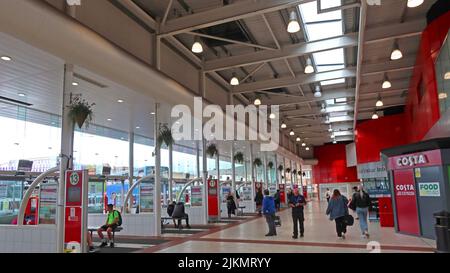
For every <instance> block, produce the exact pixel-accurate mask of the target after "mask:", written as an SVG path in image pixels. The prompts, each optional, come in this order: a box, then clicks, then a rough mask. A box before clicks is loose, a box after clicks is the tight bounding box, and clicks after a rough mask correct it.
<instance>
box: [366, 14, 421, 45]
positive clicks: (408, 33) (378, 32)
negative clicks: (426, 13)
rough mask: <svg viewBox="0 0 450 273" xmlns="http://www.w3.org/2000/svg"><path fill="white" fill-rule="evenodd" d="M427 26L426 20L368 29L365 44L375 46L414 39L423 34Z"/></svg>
mask: <svg viewBox="0 0 450 273" xmlns="http://www.w3.org/2000/svg"><path fill="white" fill-rule="evenodd" d="M426 26H427V21H426V20H425V19H420V20H414V21H409V22H404V23H398V24H384V25H383V26H380V27H373V28H368V29H366V33H365V42H364V44H366V45H367V44H373V43H379V42H384V41H390V40H394V39H399V38H406V37H413V36H418V35H421V34H422V31H423V30H424V29H425V27H426Z"/></svg>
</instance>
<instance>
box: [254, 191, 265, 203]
mask: <svg viewBox="0 0 450 273" xmlns="http://www.w3.org/2000/svg"><path fill="white" fill-rule="evenodd" d="M263 199H264V196H263V195H262V193H261V192H260V191H258V192H257V193H256V196H255V203H256V205H257V206H261V205H262V203H263Z"/></svg>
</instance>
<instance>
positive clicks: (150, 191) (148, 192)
mask: <svg viewBox="0 0 450 273" xmlns="http://www.w3.org/2000/svg"><path fill="white" fill-rule="evenodd" d="M154 185H155V180H154V178H150V179H149V180H148V181H142V182H141V185H140V191H141V194H140V200H139V201H140V208H139V211H140V212H153V203H154V201H153V199H154V198H153V197H154V196H153V195H154Z"/></svg>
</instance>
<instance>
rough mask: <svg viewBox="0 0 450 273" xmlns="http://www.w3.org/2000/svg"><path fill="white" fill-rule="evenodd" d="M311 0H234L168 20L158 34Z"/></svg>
mask: <svg viewBox="0 0 450 273" xmlns="http://www.w3.org/2000/svg"><path fill="white" fill-rule="evenodd" d="M312 1H313V0H271V1H255V0H242V1H236V3H233V4H231V5H226V6H223V7H219V8H215V9H210V10H207V11H204V12H199V13H194V14H189V15H186V16H183V17H180V18H176V19H172V20H168V21H167V22H166V24H165V25H163V26H161V31H160V35H161V36H167V35H176V34H180V33H184V32H188V31H193V30H196V29H202V28H206V27H210V26H214V25H219V24H223V23H228V22H232V21H236V20H241V19H244V18H249V17H252V16H255V15H260V14H264V13H268V12H273V11H277V10H281V9H286V8H289V7H292V6H296V5H299V4H302V3H307V2H312Z"/></svg>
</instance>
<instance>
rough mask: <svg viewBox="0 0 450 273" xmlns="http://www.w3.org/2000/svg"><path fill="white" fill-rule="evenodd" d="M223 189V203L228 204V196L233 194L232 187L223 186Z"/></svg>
mask: <svg viewBox="0 0 450 273" xmlns="http://www.w3.org/2000/svg"><path fill="white" fill-rule="evenodd" d="M221 189H222V192H221V195H222V203H226V202H227V197H228V194H229V193H230V192H231V187H230V186H222V187H221Z"/></svg>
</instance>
